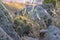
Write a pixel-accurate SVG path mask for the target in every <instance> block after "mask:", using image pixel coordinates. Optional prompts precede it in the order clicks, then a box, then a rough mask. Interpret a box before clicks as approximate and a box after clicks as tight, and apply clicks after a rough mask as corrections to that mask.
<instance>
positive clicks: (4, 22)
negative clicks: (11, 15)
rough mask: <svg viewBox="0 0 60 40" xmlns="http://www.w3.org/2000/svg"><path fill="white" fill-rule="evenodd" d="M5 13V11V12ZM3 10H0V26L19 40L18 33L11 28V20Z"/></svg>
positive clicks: (14, 38) (15, 39)
mask: <svg viewBox="0 0 60 40" xmlns="http://www.w3.org/2000/svg"><path fill="white" fill-rule="evenodd" d="M6 14H7V13H6ZM7 17H8V16H6V15H5V13H4V11H2V10H0V27H1V28H2V29H3V30H4V31H5V32H6V33H7V34H8V35H9V36H10V37H11V38H12V39H13V40H20V37H19V35H18V34H17V33H16V32H15V30H14V29H13V25H12V22H11V21H10V20H9V19H8V18H7Z"/></svg>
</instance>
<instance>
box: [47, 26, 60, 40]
mask: <svg viewBox="0 0 60 40" xmlns="http://www.w3.org/2000/svg"><path fill="white" fill-rule="evenodd" d="M48 29H49V30H48V31H49V32H48V33H49V36H50V40H60V29H59V28H57V27H56V26H54V25H50V26H49V27H48Z"/></svg>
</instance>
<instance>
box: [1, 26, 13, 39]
mask: <svg viewBox="0 0 60 40" xmlns="http://www.w3.org/2000/svg"><path fill="white" fill-rule="evenodd" d="M0 40H13V39H12V38H11V37H10V36H9V35H8V34H7V33H6V32H5V31H4V30H3V29H2V28H1V27H0Z"/></svg>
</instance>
